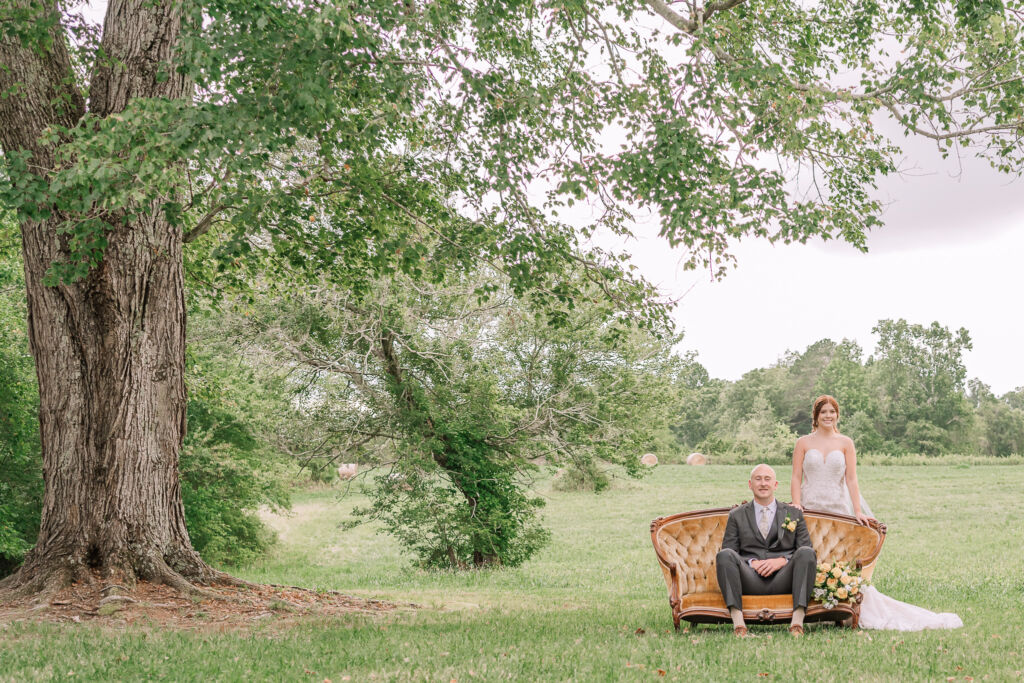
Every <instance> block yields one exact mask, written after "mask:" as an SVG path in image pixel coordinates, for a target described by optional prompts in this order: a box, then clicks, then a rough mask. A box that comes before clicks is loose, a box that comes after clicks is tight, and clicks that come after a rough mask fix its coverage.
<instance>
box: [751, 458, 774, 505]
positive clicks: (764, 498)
mask: <svg viewBox="0 0 1024 683" xmlns="http://www.w3.org/2000/svg"><path fill="white" fill-rule="evenodd" d="M747 486H749V487H750V492H751V493H753V494H754V500H756V501H757V502H758V503H760V504H761V505H771V503H772V501H773V500H775V489H777V488H778V486H779V482H778V480H777V479H776V478H775V470H773V469H772V468H771V467H770V466H769V465H766V464H764V463H761V464H760V465H758V466H757V467H755V468H754V469H752V470H750V481H748V482H747Z"/></svg>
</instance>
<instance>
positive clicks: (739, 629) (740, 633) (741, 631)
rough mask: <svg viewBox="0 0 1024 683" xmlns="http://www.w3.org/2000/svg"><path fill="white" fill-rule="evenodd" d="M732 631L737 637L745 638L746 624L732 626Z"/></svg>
mask: <svg viewBox="0 0 1024 683" xmlns="http://www.w3.org/2000/svg"><path fill="white" fill-rule="evenodd" d="M732 632H733V633H734V634H736V637H737V638H746V637H747V635H748V634H747V627H746V626H733V627H732Z"/></svg>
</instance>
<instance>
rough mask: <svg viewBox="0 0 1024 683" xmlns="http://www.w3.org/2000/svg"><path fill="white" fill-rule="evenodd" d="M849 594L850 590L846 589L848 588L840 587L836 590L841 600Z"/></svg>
mask: <svg viewBox="0 0 1024 683" xmlns="http://www.w3.org/2000/svg"><path fill="white" fill-rule="evenodd" d="M848 595H849V592H848V591H847V590H846V588H840V589H839V590H837V591H836V597H837V598H839V599H840V600H845V599H846V597H847V596H848Z"/></svg>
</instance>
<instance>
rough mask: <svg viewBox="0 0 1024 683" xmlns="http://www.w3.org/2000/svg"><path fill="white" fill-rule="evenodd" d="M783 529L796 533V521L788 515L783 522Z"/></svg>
mask: <svg viewBox="0 0 1024 683" xmlns="http://www.w3.org/2000/svg"><path fill="white" fill-rule="evenodd" d="M782 528H783V529H785V530H786V531H796V520H795V519H791V518H790V516H789V515H786V519H785V521H783V522H782Z"/></svg>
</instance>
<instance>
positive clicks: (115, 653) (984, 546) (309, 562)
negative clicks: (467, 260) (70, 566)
mask: <svg viewBox="0 0 1024 683" xmlns="http://www.w3.org/2000/svg"><path fill="white" fill-rule="evenodd" d="M748 470H749V468H748V467H746V466H714V467H705V468H688V467H684V466H673V467H661V468H659V469H658V470H657V471H656V472H654V473H653V475H652V476H651V477H649V478H648V479H646V480H644V481H641V482H632V481H624V482H623V481H619V482H617V483H616V486H615V488H613V489H612V490H611V491H608V492H606V493H604V494H601V495H598V496H594V495H592V494H573V493H557V492H551V491H550V490H548V489H545V490H544V493H545V495H546V496H547V497H548V501H549V503H548V507H547V508H546V516H547V520H548V524H549V526H550V527H551V529H552V530H553V532H554V537H555V539H556V543H554V544H552V545H551V546H550V547H548V548H547V549H545V550H544V551H543V552H541V553H540V554H539V555H538V556H537V557H536V558H535V559H533V560H532V561H530V562H528V563H527V564H526V565H525V566H523V567H520V568H517V569H498V570H490V571H482V572H471V573H465V574H456V573H448V572H426V571H420V570H417V569H415V568H412V567H411V566H410V565H409V562H408V560H407V559H406V558H404V557H403V555H402V553H401V552H400V549H399V548H398V547H397V546H396V544H395V542H394V541H393V540H392V539H391V538H389V537H388V536H383V535H378V534H376V533H374V530H373V529H370V528H367V527H359V528H356V529H352V530H347V531H346V530H343V529H342V528H341V527H340V526H339V525H340V523H341V522H343V521H345V520H346V519H348V518H349V511H350V510H351V508H352V506H353V505H354V504H356V503H357V502H358V497H357V496H349V497H347V498H344V499H340V500H339V499H338V496H337V493H335V492H331V491H322V492H315V493H305V494H302V495H300V496H298V497H297V499H296V512H295V514H294V515H293V516H292V517H290V518H288V519H287V520H283V522H279V524H280V525H281V528H282V529H283V530H284V533H283V538H282V542H281V543H280V544H279V545H278V546H277V548H276V549H275V550H274V552H272V553H271V554H270V555H269V556H268V557H266V558H265V559H264V560H263V561H261V562H259V563H257V564H253V565H251V566H247V567H245V568H242V569H240V570H236V571H235V573H236V574H238V575H241V576H243V577H244V578H247V579H249V580H253V581H261V582H273V583H285V584H292V585H304V586H309V587H313V588H331V589H338V590H342V591H345V592H348V593H352V594H356V595H362V596H368V597H369V596H373V597H381V598H387V599H392V600H397V601H401V602H412V603H416V604H417V605H420V606H421V608H420V609H415V610H400V611H397V612H393V613H388V614H385V615H376V616H373V615H363V614H354V615H352V616H350V617H346V618H337V619H317V620H315V621H309V622H305V623H303V624H302V625H299V626H295V627H287V628H286V627H281V626H280V625H275V623H274V621H275V620H276V619H277V618H281V619H289V618H292V615H288V614H284V613H282V614H281V615H279V617H274V618H272V619H268V620H265V621H268V622H269V623H265V624H263V625H261V626H259V627H257V628H255V629H254V630H252V631H248V632H234V633H209V632H208V633H195V632H171V631H164V630H160V629H156V628H145V627H137V628H132V629H128V630H125V631H112V630H109V629H102V628H98V627H95V626H89V625H67V626H57V625H31V626H26V625H22V624H12V625H7V626H0V680H2V681H6V680H12V681H14V680H16V681H22V680H51V679H62V680H63V679H66V678H69V673H68V672H71V671H73V672H74V674H73V679H75V680H78V679H81V680H94V679H101V680H107V679H111V680H113V679H117V680H179V681H188V680H196V681H198V680H211V679H213V680H231V681H234V680H237V681H251V680H308V681H323V680H324V679H325V678H327V679H330V680H331V681H334V682H337V681H342V680H352V681H364V680H371V679H376V680H431V681H450V680H451V679H457V680H458V681H469V680H556V681H563V680H581V681H615V680H661V677H660V676H659V675H658V673H657V671H658V669H662V670H664V671H666V673H667V675H666V676H665V679H667V680H716V681H717V680H721V681H731V680H756V681H765V680H797V681H803V680H839V681H845V680H867V681H890V680H939V681H944V680H947V679H948V678H950V677H952V678H953V679H954V680H961V681H963V680H966V678H965V677H971V678H973V679H974V680H976V681H980V680H992V681H1002V680H1021V679H1022V676H1021V674H1020V673H1019V672H1020V671H1021V670H1024V597H1022V596H1024V570H1022V564H1021V561H1022V559H1024V533H1022V532H1024V506H1022V505H1021V504H1020V497H1021V491H1022V490H1024V469H1022V468H1020V467H1016V466H1009V467H1007V466H998V465H988V464H984V465H968V464H960V465H950V466H929V467H910V466H906V467H874V466H866V467H863V468H862V469H861V471H860V479H861V488H862V490H863V491H864V492H865V494H866V497H867V499H868V502H869V503H870V504H871V506H872V508H873V510H874V512H875V513H876V515H877V516H878V517H879V518H880V519H882V520H883V521H885V522H886V523H888V525H889V537H888V539H887V541H886V547H885V549H884V550H883V553H882V557H881V559H880V561H879V565H878V568H877V570H876V571H875V576H874V579H875V585H876V586H877V587H878V588H879V589H880V590H881V591H882V592H884V593H887V594H889V595H891V596H893V597H895V598H898V599H901V600H906V601H909V602H912V603H915V604H918V605H922V606H925V607H928V608H930V609H935V610H939V611H954V612H957V613H958V614H960V616H961V617H962V618H963V619H964V622H965V627H964V628H963V629H959V630H956V631H926V632H920V633H894V632H878V631H874V632H863V631H862V632H851V631H847V630H841V629H836V628H834V627H813V626H812V627H811V628H810V629H809V631H808V635H807V637H805V638H804V639H803V640H801V641H794V640H791V639H790V638H789V637H788V635H787V634H786V633H785V631H784V630H783V629H782V628H779V627H775V628H770V627H763V628H758V627H755V628H754V629H753V632H754V633H755V634H756V636H757V637H756V638H753V639H749V640H746V641H739V640H736V639H734V638H733V637H732V635H731V631H730V629H728V628H726V627H713V626H697V627H690V628H689V629H688V630H687V631H686V632H681V633H678V634H677V633H674V632H673V631H672V621H671V615H670V610H669V607H668V600H667V593H666V590H665V585H664V582H663V580H662V578H661V572H660V571H659V569H658V567H657V563H656V562H655V560H654V553H653V551H652V549H651V543H650V536H649V532H648V528H649V523H650V520H651V519H652V518H654V517H657V516H659V515H664V514H669V513H673V512H679V511H683V510H688V509H693V508H701V507H710V506H718V505H725V504H729V503H731V502H737V501H739V500H740V499H743V498H748V497H749V495H748V494H749V492H748V491H747V490H746V488H745V481H746V477H747V473H748ZM786 484H787V482H783V484H781V485H780V491H785V490H787V489H786ZM745 494H747V495H745ZM780 497H782V498H788V495H782V496H780ZM638 628H640V629H643V631H644V632H643V633H642V634H640V635H637V633H636V631H637V629H638ZM310 672H312V673H310ZM762 674H763V675H762ZM345 676H348V677H350V678H349V679H346V678H345ZM986 676H987V679H986Z"/></svg>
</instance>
